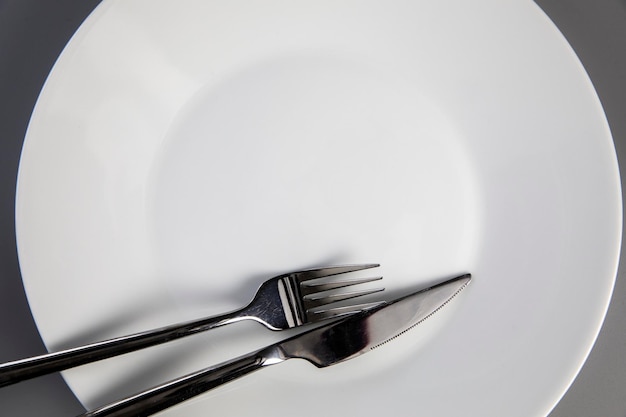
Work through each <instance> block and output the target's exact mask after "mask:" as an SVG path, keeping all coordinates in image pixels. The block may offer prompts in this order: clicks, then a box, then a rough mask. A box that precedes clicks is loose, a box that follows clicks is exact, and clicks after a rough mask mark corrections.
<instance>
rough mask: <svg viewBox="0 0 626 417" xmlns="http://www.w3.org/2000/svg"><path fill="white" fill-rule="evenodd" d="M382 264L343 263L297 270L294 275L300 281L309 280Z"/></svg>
mask: <svg viewBox="0 0 626 417" xmlns="http://www.w3.org/2000/svg"><path fill="white" fill-rule="evenodd" d="M379 266H380V264H358V265H343V266H331V267H326V268H316V269H307V270H304V271H299V272H296V273H295V274H294V275H295V276H296V279H297V280H298V282H299V283H302V282H304V281H309V280H312V279H317V278H323V277H329V276H332V275H338V274H345V273H348V272H355V271H362V270H364V269H370V268H376V267H379Z"/></svg>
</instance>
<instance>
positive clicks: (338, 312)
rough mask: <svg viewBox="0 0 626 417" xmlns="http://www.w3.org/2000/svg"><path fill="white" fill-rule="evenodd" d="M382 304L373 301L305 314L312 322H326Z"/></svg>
mask: <svg viewBox="0 0 626 417" xmlns="http://www.w3.org/2000/svg"><path fill="white" fill-rule="evenodd" d="M384 303H385V302H384V301H375V302H372V303H364V304H355V305H350V306H343V307H333V308H328V309H323V310H312V311H307V314H309V315H310V317H311V320H312V321H317V320H326V319H332V318H336V317H341V316H346V315H348V314H353V313H358V312H359V311H363V310H367V309H370V308H373V307H377V306H379V305H381V304H384Z"/></svg>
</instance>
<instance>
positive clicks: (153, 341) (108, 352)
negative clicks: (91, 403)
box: [0, 308, 246, 387]
mask: <svg viewBox="0 0 626 417" xmlns="http://www.w3.org/2000/svg"><path fill="white" fill-rule="evenodd" d="M245 311H246V309H245V308H244V309H241V310H237V311H233V312H231V313H228V314H223V315H219V316H213V317H206V318H203V319H199V320H194V321H190V322H185V323H179V324H173V325H170V326H166V327H161V328H158V329H154V330H148V331H145V332H141V333H135V334H132V335H129V336H122V337H118V338H114V339H109V340H105V341H102V342H96V343H91V344H88V345H85V346H79V347H75V348H71V349H66V350H62V351H58V352H53V353H47V354H44V355H40V356H35V357H32V358H26V359H21V360H17V361H13V362H7V363H4V364H0V387H4V386H7V385H11V384H15V383H17V382H20V381H23V380H26V379H31V378H35V377H38V376H42V375H46V374H50V373H53V372H58V371H63V370H65V369H69V368H73V367H76V366H80V365H85V364H87V363H91V362H96V361H99V360H102V359H107V358H111V357H113V356H118V355H122V354H125V353H129V352H134V351H136V350H140V349H144V348H147V347H150V346H155V345H159V344H162V343H166V342H169V341H171V340H175V339H180V338H181V337H186V336H190V335H193V334H196V333H200V332H203V331H206V330H210V329H213V328H215V327H219V326H223V325H225V324H229V323H232V322H234V321H238V320H241V319H244V318H246V314H245Z"/></svg>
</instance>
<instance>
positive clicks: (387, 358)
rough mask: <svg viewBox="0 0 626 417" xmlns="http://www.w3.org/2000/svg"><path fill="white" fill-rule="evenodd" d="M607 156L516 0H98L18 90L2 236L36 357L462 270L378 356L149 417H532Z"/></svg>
mask: <svg viewBox="0 0 626 417" xmlns="http://www.w3.org/2000/svg"><path fill="white" fill-rule="evenodd" d="M620 231H621V197H620V188H619V182H618V169H617V163H616V157H615V152H614V148H613V144H612V140H611V136H610V132H609V130H608V127H607V123H606V121H605V118H604V114H603V111H602V108H601V106H600V103H599V101H598V99H597V97H596V95H595V92H594V90H593V87H592V85H591V83H590V81H589V79H588V78H587V76H586V74H585V72H584V70H583V68H582V66H581V64H580V63H579V61H578V60H577V58H576V56H575V55H574V53H573V52H572V50H571V49H570V47H569V46H568V45H567V43H566V42H565V40H564V39H563V38H562V36H561V35H560V34H559V33H558V31H557V30H556V29H555V27H554V26H553V25H552V24H551V22H550V21H549V20H548V19H547V18H546V17H545V15H543V14H542V12H541V11H540V10H539V9H538V8H537V6H536V5H535V4H534V3H532V2H531V1H499V0H479V1H472V2H467V1H461V0H459V1H453V2H436V1H410V2H407V1H395V0H394V1H323V0H317V1H272V0H263V1H254V0H242V1H207V0H184V1H169V0H125V1H104V2H103V3H102V4H101V5H100V6H99V7H98V8H97V10H96V11H95V12H94V13H93V14H92V15H91V16H90V17H89V18H88V20H87V21H86V22H85V23H84V24H83V25H82V27H81V28H80V29H79V30H78V32H77V33H76V35H75V36H74V38H73V39H72V41H71V42H70V43H69V45H68V46H67V48H66V49H65V51H64V53H63V54H62V56H61V57H60V59H59V60H58V62H57V64H56V65H55V67H54V70H53V71H52V73H51V74H50V77H49V79H48V81H47V83H46V85H45V88H44V89H43V92H42V94H41V96H40V98H39V101H38V103H37V106H36V108H35V111H34V113H33V116H32V120H31V123H30V126H29V129H28V134H27V137H26V141H25V145H24V151H23V155H22V160H21V165H20V173H19V182H18V199H17V239H18V246H19V256H20V263H21V267H22V272H23V276H24V283H25V286H26V290H27V293H28V297H29V301H30V303H31V307H32V311H33V314H34V316H35V319H36V321H37V325H38V328H39V330H40V332H41V335H42V337H43V338H44V340H45V342H46V344H47V345H48V347H49V348H50V349H53V350H54V349H59V348H62V347H67V346H70V345H74V344H78V343H83V342H87V341H91V340H98V339H102V338H108V337H112V336H116V335H122V334H126V333H129V332H133V331H138V330H143V329H146V328H151V327H153V326H158V325H163V324H167V323H171V322H177V321H179V320H183V319H188V318H193V317H198V316H202V315H205V314H214V313H218V312H223V311H225V310H229V309H232V308H235V307H238V306H241V305H242V304H244V303H245V302H247V301H248V299H249V298H250V297H251V296H252V294H253V292H254V290H255V288H256V286H257V285H258V284H259V283H260V282H261V281H262V280H263V279H265V278H268V277H270V276H272V275H274V274H276V273H279V272H286V271H290V270H295V269H300V268H304V267H312V266H318V265H327V264H342V263H357V262H380V263H381V264H382V265H383V267H382V268H381V269H382V271H381V273H382V274H383V275H384V276H385V285H386V287H387V288H388V290H391V291H396V290H401V289H403V288H407V287H413V288H414V287H416V286H419V285H424V284H426V283H430V282H433V281H434V280H436V279H440V278H444V277H448V276H451V275H454V274H456V273H462V272H472V273H473V275H474V278H475V280H474V282H473V283H472V285H471V286H470V288H468V289H467V290H466V292H464V294H463V296H462V297H459V298H458V300H455V302H454V303H453V304H452V305H451V306H450V308H447V309H446V310H445V311H442V312H441V313H440V314H438V315H437V316H435V317H434V318H433V319H431V320H430V321H428V322H426V323H425V324H424V325H423V326H420V327H419V328H418V329H417V330H415V331H413V332H409V334H407V335H406V336H404V337H402V338H399V339H398V340H397V341H394V342H393V343H390V344H388V345H385V347H384V349H377V350H376V351H374V352H372V353H370V354H368V355H365V356H363V357H361V358H359V359H356V360H353V361H349V362H347V363H344V364H341V365H338V366H336V367H332V368H328V369H322V370H320V369H317V368H315V367H313V366H311V365H309V364H308V363H306V362H304V361H290V362H289V363H286V364H281V365H280V366H276V367H272V368H269V369H267V370H264V371H263V372H258V373H256V374H255V375H252V376H250V377H248V378H245V379H243V380H240V381H237V382H234V383H232V384H230V385H228V386H225V387H222V388H220V389H218V390H215V391H213V392H211V393H209V394H207V395H204V396H202V397H199V398H197V399H195V400H192V401H190V402H188V403H186V404H184V405H182V406H180V407H176V408H173V409H171V410H169V411H168V414H167V415H173V416H201V415H206V412H207V411H208V410H210V411H211V412H213V413H215V414H218V415H220V416H243V415H270V413H273V414H275V415H283V414H286V413H287V412H288V411H291V410H298V415H300V416H319V415H322V414H323V415H332V416H339V415H348V414H350V415H359V416H363V417H365V416H379V415H381V414H383V413H388V412H389V411H392V412H393V413H394V414H398V415H408V414H414V413H415V412H419V414H420V415H425V416H458V415H472V416H483V417H486V416H498V417H500V416H507V417H515V416H523V417H528V416H542V415H545V414H547V413H548V412H549V410H551V408H552V407H553V405H554V404H555V403H556V402H557V401H558V400H559V398H560V397H561V395H562V394H563V392H564V391H565V390H566V389H567V387H568V386H569V384H570V383H571V381H572V380H573V378H574V377H575V375H576V373H577V372H578V370H579V368H580V367H581V365H582V363H583V362H584V360H585V358H586V356H587V354H588V352H589V350H590V348H591V346H592V344H593V342H594V340H595V338H596V335H597V333H598V330H599V327H600V324H601V322H602V320H603V317H604V314H605V311H606V308H607V304H608V301H609V298H610V295H611V290H612V287H613V283H614V279H615V272H616V265H617V259H618V252H619V242H620ZM283 337H285V333H273V332H269V331H267V330H265V329H262V328H261V327H260V326H259V325H258V324H256V323H240V324H237V325H233V326H228V327H227V328H224V329H220V330H216V331H214V332H210V333H209V334H206V335H200V336H197V337H194V338H191V339H189V340H182V341H177V342H175V343H172V344H171V345H168V346H163V347H159V348H156V349H151V350H150V351H148V352H141V353H134V354H130V355H127V356H125V357H123V358H117V359H112V360H108V361H105V362H104V363H100V364H96V365H90V366H86V367H83V368H79V369H75V370H72V371H69V372H66V373H65V374H64V376H65V378H66V380H67V381H68V383H69V385H70V386H71V388H72V390H73V391H74V392H75V393H76V395H77V396H78V398H79V399H80V400H81V401H82V402H83V403H84V404H85V405H86V406H87V407H93V406H96V405H99V404H101V403H102V402H104V401H109V400H112V399H115V398H117V397H119V396H121V395H124V394H129V393H131V392H133V391H135V390H138V389H141V388H145V387H147V386H150V385H152V384H154V383H157V382H161V381H164V380H165V379H167V378H171V377H174V376H178V375H182V374H184V373H186V372H190V371H193V370H196V369H199V368H201V367H205V366H208V365H211V364H214V363H217V362H219V361H221V360H223V359H226V358H229V357H232V356H235V355H237V354H240V353H244V352H246V351H249V350H251V349H254V348H258V347H260V346H263V345H264V344H266V343H269V342H270V341H273V340H278V339H280V338H283Z"/></svg>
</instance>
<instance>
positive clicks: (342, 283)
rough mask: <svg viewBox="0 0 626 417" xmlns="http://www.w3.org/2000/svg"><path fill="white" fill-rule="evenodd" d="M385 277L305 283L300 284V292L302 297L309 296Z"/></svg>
mask: <svg viewBox="0 0 626 417" xmlns="http://www.w3.org/2000/svg"><path fill="white" fill-rule="evenodd" d="M381 279H383V277H380V276H379V277H369V278H349V279H344V280H339V281H337V280H333V281H330V282H329V281H321V282H317V281H305V282H301V283H300V291H301V292H302V295H304V296H307V295H311V294H315V293H318V292H322V291H329V290H334V289H337V288H344V287H350V286H352V285H358V284H365V283H368V282H373V281H379V280H381Z"/></svg>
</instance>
